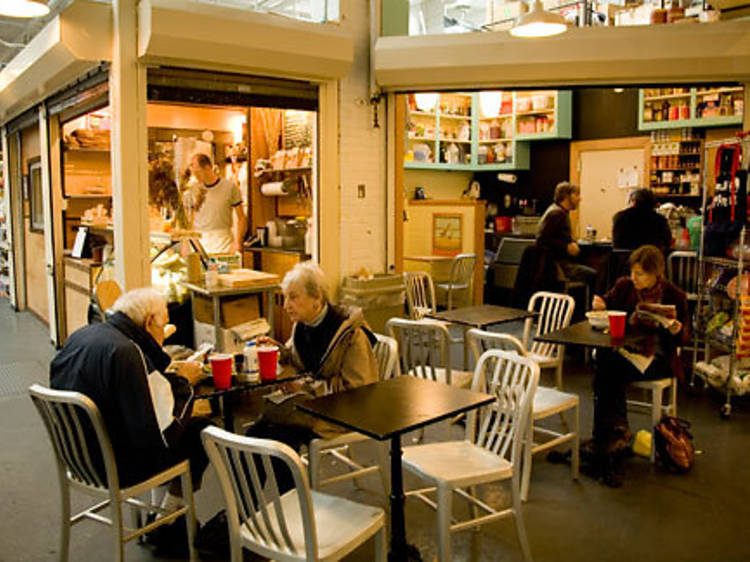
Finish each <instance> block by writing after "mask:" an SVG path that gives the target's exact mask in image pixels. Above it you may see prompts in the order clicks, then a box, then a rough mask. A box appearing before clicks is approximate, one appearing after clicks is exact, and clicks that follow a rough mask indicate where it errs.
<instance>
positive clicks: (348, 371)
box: [281, 305, 378, 438]
mask: <svg viewBox="0 0 750 562" xmlns="http://www.w3.org/2000/svg"><path fill="white" fill-rule="evenodd" d="M329 306H333V305H329ZM344 310H345V311H346V312H347V313H348V316H349V317H348V319H347V320H345V321H344V322H343V323H342V324H341V326H340V327H339V329H338V331H337V332H336V334H335V335H334V337H333V339H332V340H331V342H330V344H329V345H328V349H327V350H326V353H325V355H324V356H323V360H322V362H321V363H322V366H321V368H320V370H319V371H318V372H317V373H315V376H314V378H310V380H309V381H308V384H306V387H307V388H306V390H307V391H308V392H310V393H311V394H313V395H315V396H321V395H323V394H329V393H332V392H340V391H342V390H349V389H351V388H356V387H358V386H364V385H366V384H372V383H374V382H377V381H378V364H377V360H376V359H375V354H374V352H373V349H372V345H371V344H370V340H369V338H368V337H367V334H365V332H364V330H363V328H365V327H367V328H368V329H369V327H368V326H367V323H366V322H365V319H364V316H363V315H362V311H361V310H360V309H358V308H348V309H347V308H345V309H344ZM295 329H296V324H295V326H294V327H293V328H292V335H291V337H290V338H289V341H287V342H286V344H285V348H284V350H282V354H281V361H282V362H283V363H290V364H291V365H292V366H294V367H295V368H296V369H298V370H303V369H304V368H305V367H304V366H303V364H302V360H301V359H300V356H299V353H298V352H297V349H296V348H295V346H294V332H295ZM295 417H296V416H295ZM307 417H311V416H307ZM310 425H311V427H312V429H313V431H315V432H316V433H317V434H318V435H320V436H322V437H326V438H329V437H335V436H336V435H340V434H342V433H346V432H347V431H348V430H347V429H346V428H343V427H341V426H338V425H334V424H330V423H328V422H325V421H323V420H320V419H317V418H315V419H311V420H310Z"/></svg>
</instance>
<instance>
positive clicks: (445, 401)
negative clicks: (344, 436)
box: [297, 376, 495, 562]
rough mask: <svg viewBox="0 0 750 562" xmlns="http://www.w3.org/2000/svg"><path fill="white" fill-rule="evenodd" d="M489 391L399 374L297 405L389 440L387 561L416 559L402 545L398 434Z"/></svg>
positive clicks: (481, 399)
mask: <svg viewBox="0 0 750 562" xmlns="http://www.w3.org/2000/svg"><path fill="white" fill-rule="evenodd" d="M493 400H495V397H494V396H491V395H489V394H481V393H478V392H472V391H469V390H463V389H460V388H456V387H452V386H450V385H447V384H441V383H437V382H433V381H428V380H424V379H419V378H416V377H410V376H401V377H396V378H392V379H388V380H385V381H381V382H377V383H375V384H371V385H367V386H360V387H358V388H354V389H352V390H346V391H343V392H336V393H334V394H330V395H328V396H323V397H321V398H316V399H314V400H310V401H309V402H304V403H302V404H298V405H297V408H299V409H300V410H302V411H304V412H307V413H308V414H310V415H312V416H315V417H318V418H321V419H323V420H326V421H328V422H331V423H334V424H337V425H340V426H343V427H345V428H347V429H351V430H353V431H357V432H359V433H363V434H365V435H367V436H368V437H372V438H373V439H377V440H378V441H384V440H386V439H390V440H391V496H390V503H391V551H390V554H389V556H388V559H389V561H390V562H406V561H407V560H408V559H412V560H421V558H420V556H419V552H418V551H416V549H414V548H413V547H407V544H406V523H405V519H404V481H403V472H402V467H401V456H402V449H401V435H402V434H404V433H407V432H409V431H413V430H415V429H419V428H421V427H424V426H426V425H428V424H431V423H435V422H437V421H440V420H444V419H446V418H450V417H452V416H454V415H456V414H459V413H461V412H466V411H468V410H471V409H474V408H478V407H480V406H483V405H485V404H489V403H491V402H492V401H493Z"/></svg>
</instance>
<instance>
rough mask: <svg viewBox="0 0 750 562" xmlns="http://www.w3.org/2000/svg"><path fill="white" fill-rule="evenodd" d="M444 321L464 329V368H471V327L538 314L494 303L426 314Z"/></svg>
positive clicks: (486, 325)
mask: <svg viewBox="0 0 750 562" xmlns="http://www.w3.org/2000/svg"><path fill="white" fill-rule="evenodd" d="M425 316H426V317H427V318H434V319H435V320H440V321H442V322H450V323H451V324H459V325H460V326H461V327H462V328H463V331H464V369H468V368H469V351H468V347H467V341H466V334H467V332H468V331H469V330H470V329H471V328H479V329H480V330H484V329H485V328H487V327H488V326H492V325H493V324H504V323H506V322H515V321H516V320H525V319H526V318H532V317H534V316H537V313H536V312H529V311H528V310H522V309H520V308H509V307H507V306H496V305H494V304H482V305H479V306H464V307H461V308H454V309H453V310H443V311H441V312H431V313H427V314H426V315H425Z"/></svg>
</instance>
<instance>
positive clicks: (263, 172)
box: [258, 166, 312, 176]
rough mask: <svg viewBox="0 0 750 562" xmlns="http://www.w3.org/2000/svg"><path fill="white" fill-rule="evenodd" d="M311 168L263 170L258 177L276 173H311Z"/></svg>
mask: <svg viewBox="0 0 750 562" xmlns="http://www.w3.org/2000/svg"><path fill="white" fill-rule="evenodd" d="M311 170H312V168H311V167H309V166H308V167H305V168H279V169H277V170H276V169H271V170H263V171H262V172H261V173H260V174H258V176H262V175H263V174H273V173H274V172H309V171H311Z"/></svg>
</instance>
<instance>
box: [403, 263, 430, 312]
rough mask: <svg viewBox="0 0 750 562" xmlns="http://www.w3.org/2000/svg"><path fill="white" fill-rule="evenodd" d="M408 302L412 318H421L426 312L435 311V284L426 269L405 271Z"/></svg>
mask: <svg viewBox="0 0 750 562" xmlns="http://www.w3.org/2000/svg"><path fill="white" fill-rule="evenodd" d="M404 285H405V286H406V302H407V305H408V307H409V316H410V317H411V319H412V320H421V319H422V318H424V316H425V314H429V313H431V312H435V285H434V284H433V282H432V277H430V274H429V273H427V272H425V271H408V272H406V273H404Z"/></svg>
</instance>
